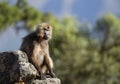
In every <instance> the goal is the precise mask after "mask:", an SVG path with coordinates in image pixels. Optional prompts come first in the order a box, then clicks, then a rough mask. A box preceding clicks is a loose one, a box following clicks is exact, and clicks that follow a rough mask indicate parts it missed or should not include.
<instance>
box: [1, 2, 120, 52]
mask: <svg viewBox="0 0 120 84" xmlns="http://www.w3.org/2000/svg"><path fill="white" fill-rule="evenodd" d="M10 1H11V3H14V2H16V0H10ZM27 2H28V3H29V4H30V5H31V6H33V7H35V8H36V9H38V10H40V11H42V12H51V13H52V14H53V15H55V16H57V17H58V18H61V17H64V16H67V15H70V16H72V17H75V18H76V19H78V20H80V22H84V21H88V22H89V23H91V24H93V25H94V24H95V21H96V20H97V19H98V18H99V17H101V16H103V15H104V14H106V13H109V12H111V13H113V14H114V15H116V16H119V17H120V0H27ZM26 34H27V32H26V31H20V33H19V34H16V32H15V29H14V28H8V29H7V30H6V31H5V32H3V33H0V51H7V50H16V49H19V47H20V45H21V42H22V38H23V37H24V36H25V35H26ZM6 38H7V39H6Z"/></svg>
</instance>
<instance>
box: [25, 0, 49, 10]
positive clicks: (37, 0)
mask: <svg viewBox="0 0 120 84" xmlns="http://www.w3.org/2000/svg"><path fill="white" fill-rule="evenodd" d="M27 2H28V3H29V4H30V5H31V6H33V7H35V8H37V9H40V8H42V7H43V6H44V5H45V4H46V3H47V2H48V0H27Z"/></svg>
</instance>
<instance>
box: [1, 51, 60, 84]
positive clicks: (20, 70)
mask: <svg viewBox="0 0 120 84" xmlns="http://www.w3.org/2000/svg"><path fill="white" fill-rule="evenodd" d="M36 75H37V70H36V69H35V67H34V66H33V65H32V64H31V63H29V61H28V58H27V55H26V54H25V53H24V52H22V51H20V50H17V51H12V52H8V51H7V52H2V53H0V84H14V83H16V82H20V81H24V82H25V83H26V84H60V80H59V79H57V78H47V80H39V79H36Z"/></svg>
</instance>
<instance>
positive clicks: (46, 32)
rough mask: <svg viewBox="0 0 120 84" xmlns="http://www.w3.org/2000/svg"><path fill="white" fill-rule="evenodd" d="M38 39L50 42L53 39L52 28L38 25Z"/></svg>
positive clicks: (44, 24) (47, 25)
mask: <svg viewBox="0 0 120 84" xmlns="http://www.w3.org/2000/svg"><path fill="white" fill-rule="evenodd" d="M36 32H37V35H38V37H40V38H42V39H45V40H49V39H51V38H52V27H51V26H50V25H49V24H47V23H42V24H40V25H38V28H37V30H36Z"/></svg>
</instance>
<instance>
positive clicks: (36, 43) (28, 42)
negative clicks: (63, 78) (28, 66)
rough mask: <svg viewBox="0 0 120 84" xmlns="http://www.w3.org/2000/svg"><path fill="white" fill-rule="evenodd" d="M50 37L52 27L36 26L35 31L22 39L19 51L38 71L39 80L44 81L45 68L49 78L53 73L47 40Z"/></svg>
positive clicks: (45, 25)
mask: <svg viewBox="0 0 120 84" xmlns="http://www.w3.org/2000/svg"><path fill="white" fill-rule="evenodd" d="M51 37H52V27H51V26H50V25H49V24H47V23H42V24H40V25H38V27H37V29H36V31H34V32H32V33H31V34H29V35H27V36H26V37H24V39H23V42H22V45H21V47H20V50H22V51H23V52H26V54H27V55H28V59H29V61H30V62H31V63H32V64H33V65H34V66H35V68H36V69H37V70H38V73H39V75H40V76H39V77H40V79H46V77H45V75H43V73H44V72H46V70H45V68H46V69H47V71H48V72H49V75H50V76H51V77H56V76H55V74H54V73H53V70H52V68H53V62H52V59H51V57H50V54H49V44H48V40H49V39H50V38H51Z"/></svg>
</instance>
